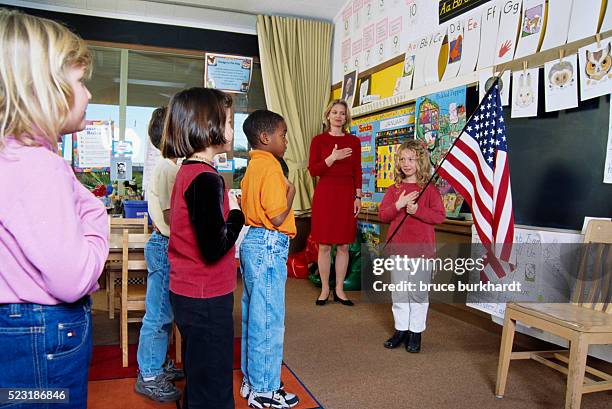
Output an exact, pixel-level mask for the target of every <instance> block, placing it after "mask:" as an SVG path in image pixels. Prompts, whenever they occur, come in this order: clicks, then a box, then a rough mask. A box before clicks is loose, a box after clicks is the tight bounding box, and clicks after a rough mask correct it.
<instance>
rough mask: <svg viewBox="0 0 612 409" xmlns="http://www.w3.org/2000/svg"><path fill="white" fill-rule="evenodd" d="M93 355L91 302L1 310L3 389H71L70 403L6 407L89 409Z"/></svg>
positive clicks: (0, 374)
mask: <svg viewBox="0 0 612 409" xmlns="http://www.w3.org/2000/svg"><path fill="white" fill-rule="evenodd" d="M91 349H92V337H91V302H90V300H89V296H87V297H83V298H82V299H81V300H79V301H77V302H75V303H72V304H59V305H40V304H1V305H0V351H2V360H1V361H2V364H1V367H0V387H2V388H12V387H15V388H68V389H69V403H66V404H62V403H50V404H45V403H30V404H25V403H24V404H4V405H3V404H0V407H2V408H9V407H10V408H11V409H17V408H19V409H24V408H36V409H46V408H51V409H53V408H62V409H68V408H70V409H73V408H74V409H76V408H86V407H87V374H88V369H89V361H90V359H91Z"/></svg>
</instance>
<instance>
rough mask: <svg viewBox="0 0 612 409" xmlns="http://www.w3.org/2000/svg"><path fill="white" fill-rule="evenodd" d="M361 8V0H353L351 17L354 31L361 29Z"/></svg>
mask: <svg viewBox="0 0 612 409" xmlns="http://www.w3.org/2000/svg"><path fill="white" fill-rule="evenodd" d="M349 4H350V3H349ZM362 9H363V0H353V14H352V18H353V28H354V30H355V31H358V30H359V29H361V21H362V20H363V18H362V15H361V14H362V13H361V10H362Z"/></svg>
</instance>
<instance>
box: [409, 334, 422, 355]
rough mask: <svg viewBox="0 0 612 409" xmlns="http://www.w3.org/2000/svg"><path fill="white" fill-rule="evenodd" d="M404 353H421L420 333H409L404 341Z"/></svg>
mask: <svg viewBox="0 0 612 409" xmlns="http://www.w3.org/2000/svg"><path fill="white" fill-rule="evenodd" d="M406 351H408V352H412V353H413V354H416V353H417V352H421V333H420V332H411V333H410V335H409V336H408V338H407V339H406Z"/></svg>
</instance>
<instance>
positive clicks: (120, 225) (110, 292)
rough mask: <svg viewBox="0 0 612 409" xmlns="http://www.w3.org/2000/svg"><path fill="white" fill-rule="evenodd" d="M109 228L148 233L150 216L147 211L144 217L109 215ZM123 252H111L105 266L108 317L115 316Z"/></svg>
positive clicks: (112, 317) (112, 232) (114, 232)
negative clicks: (116, 294)
mask: <svg viewBox="0 0 612 409" xmlns="http://www.w3.org/2000/svg"><path fill="white" fill-rule="evenodd" d="M109 228H110V233H111V234H117V233H123V230H125V229H127V230H128V231H129V232H130V233H142V234H147V233H148V232H149V216H148V214H147V213H145V214H144V215H143V217H142V218H140V217H139V218H123V217H109ZM121 259H122V253H112V252H111V253H110V254H109V256H108V259H107V261H106V265H105V266H104V277H105V281H106V297H107V304H108V318H109V319H111V320H112V319H114V318H115V284H116V282H117V279H118V278H119V276H120V275H121Z"/></svg>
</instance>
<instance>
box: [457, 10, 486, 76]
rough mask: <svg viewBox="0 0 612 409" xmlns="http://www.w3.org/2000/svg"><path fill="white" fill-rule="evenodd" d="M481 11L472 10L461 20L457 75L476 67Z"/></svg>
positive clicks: (469, 71) (467, 72) (471, 70)
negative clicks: (460, 47) (459, 65)
mask: <svg viewBox="0 0 612 409" xmlns="http://www.w3.org/2000/svg"><path fill="white" fill-rule="evenodd" d="M481 20H482V11H478V12H473V13H470V14H468V15H467V16H465V20H463V44H462V49H461V67H460V68H459V74H458V75H459V76H461V75H463V74H470V73H472V72H474V69H476V64H477V63H478V50H479V48H480V27H481Z"/></svg>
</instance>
